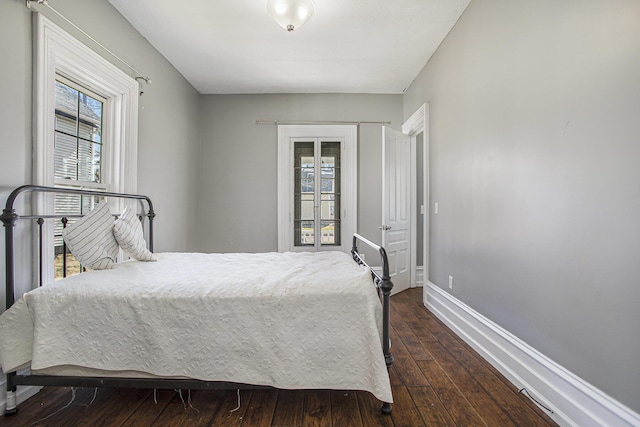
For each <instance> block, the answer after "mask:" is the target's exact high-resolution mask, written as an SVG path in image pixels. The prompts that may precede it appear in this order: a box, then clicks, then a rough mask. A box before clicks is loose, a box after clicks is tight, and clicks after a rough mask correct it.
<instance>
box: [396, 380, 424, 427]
mask: <svg viewBox="0 0 640 427" xmlns="http://www.w3.org/2000/svg"><path fill="white" fill-rule="evenodd" d="M391 390H392V392H393V410H392V411H391V419H392V420H393V425H394V426H395V427H420V426H424V422H423V421H422V417H421V416H420V412H418V408H417V407H416V405H415V404H414V403H413V399H412V398H411V395H410V394H409V391H407V388H406V387H405V386H403V385H401V386H395V387H391Z"/></svg>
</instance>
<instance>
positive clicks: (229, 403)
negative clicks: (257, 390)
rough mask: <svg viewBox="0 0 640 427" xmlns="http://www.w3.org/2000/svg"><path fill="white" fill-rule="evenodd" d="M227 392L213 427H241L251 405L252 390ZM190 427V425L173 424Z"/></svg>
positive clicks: (213, 421) (213, 420)
mask: <svg viewBox="0 0 640 427" xmlns="http://www.w3.org/2000/svg"><path fill="white" fill-rule="evenodd" d="M239 393H240V394H239V395H240V398H239V399H238V390H226V391H224V392H223V394H222V396H221V397H222V402H221V403H220V407H219V408H218V410H217V411H216V414H215V416H214V417H213V418H212V420H211V424H210V425H213V426H239V425H241V424H242V421H243V418H244V414H245V412H246V411H247V408H249V405H250V403H251V394H252V393H253V392H252V390H240V391H239ZM173 425H189V424H173Z"/></svg>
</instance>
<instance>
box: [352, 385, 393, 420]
mask: <svg viewBox="0 0 640 427" xmlns="http://www.w3.org/2000/svg"><path fill="white" fill-rule="evenodd" d="M357 394H358V406H359V407H360V416H361V417H362V424H363V425H364V426H365V427H393V420H392V418H391V415H389V414H383V413H382V410H381V407H382V402H380V401H379V400H378V399H376V398H375V396H374V395H372V394H371V393H368V392H366V391H359V392H358V393H357Z"/></svg>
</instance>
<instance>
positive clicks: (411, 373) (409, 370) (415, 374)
mask: <svg viewBox="0 0 640 427" xmlns="http://www.w3.org/2000/svg"><path fill="white" fill-rule="evenodd" d="M393 329H395V328H393ZM425 351H426V350H425ZM393 357H394V362H393V364H394V365H395V366H396V369H397V372H398V375H399V376H400V379H401V380H402V384H403V385H417V386H420V385H429V382H428V381H427V379H426V378H425V377H424V375H423V373H422V371H421V370H420V368H419V367H418V365H417V364H416V362H415V360H414V359H413V358H412V357H411V354H410V353H409V350H407V348H406V347H405V345H404V342H403V341H402V339H400V338H398V339H397V340H396V341H395V342H394V344H393Z"/></svg>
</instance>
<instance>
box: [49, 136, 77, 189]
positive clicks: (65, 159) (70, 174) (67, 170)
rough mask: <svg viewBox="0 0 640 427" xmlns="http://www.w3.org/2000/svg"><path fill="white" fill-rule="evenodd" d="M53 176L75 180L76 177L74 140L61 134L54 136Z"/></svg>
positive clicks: (75, 146)
mask: <svg viewBox="0 0 640 427" xmlns="http://www.w3.org/2000/svg"><path fill="white" fill-rule="evenodd" d="M54 144H55V150H54V153H53V159H54V176H55V177H56V178H65V179H73V180H75V179H76V178H77V176H78V168H77V157H78V155H77V152H76V150H77V148H78V147H77V145H76V138H75V137H73V136H70V135H65V134H63V133H56V135H55V140H54Z"/></svg>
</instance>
